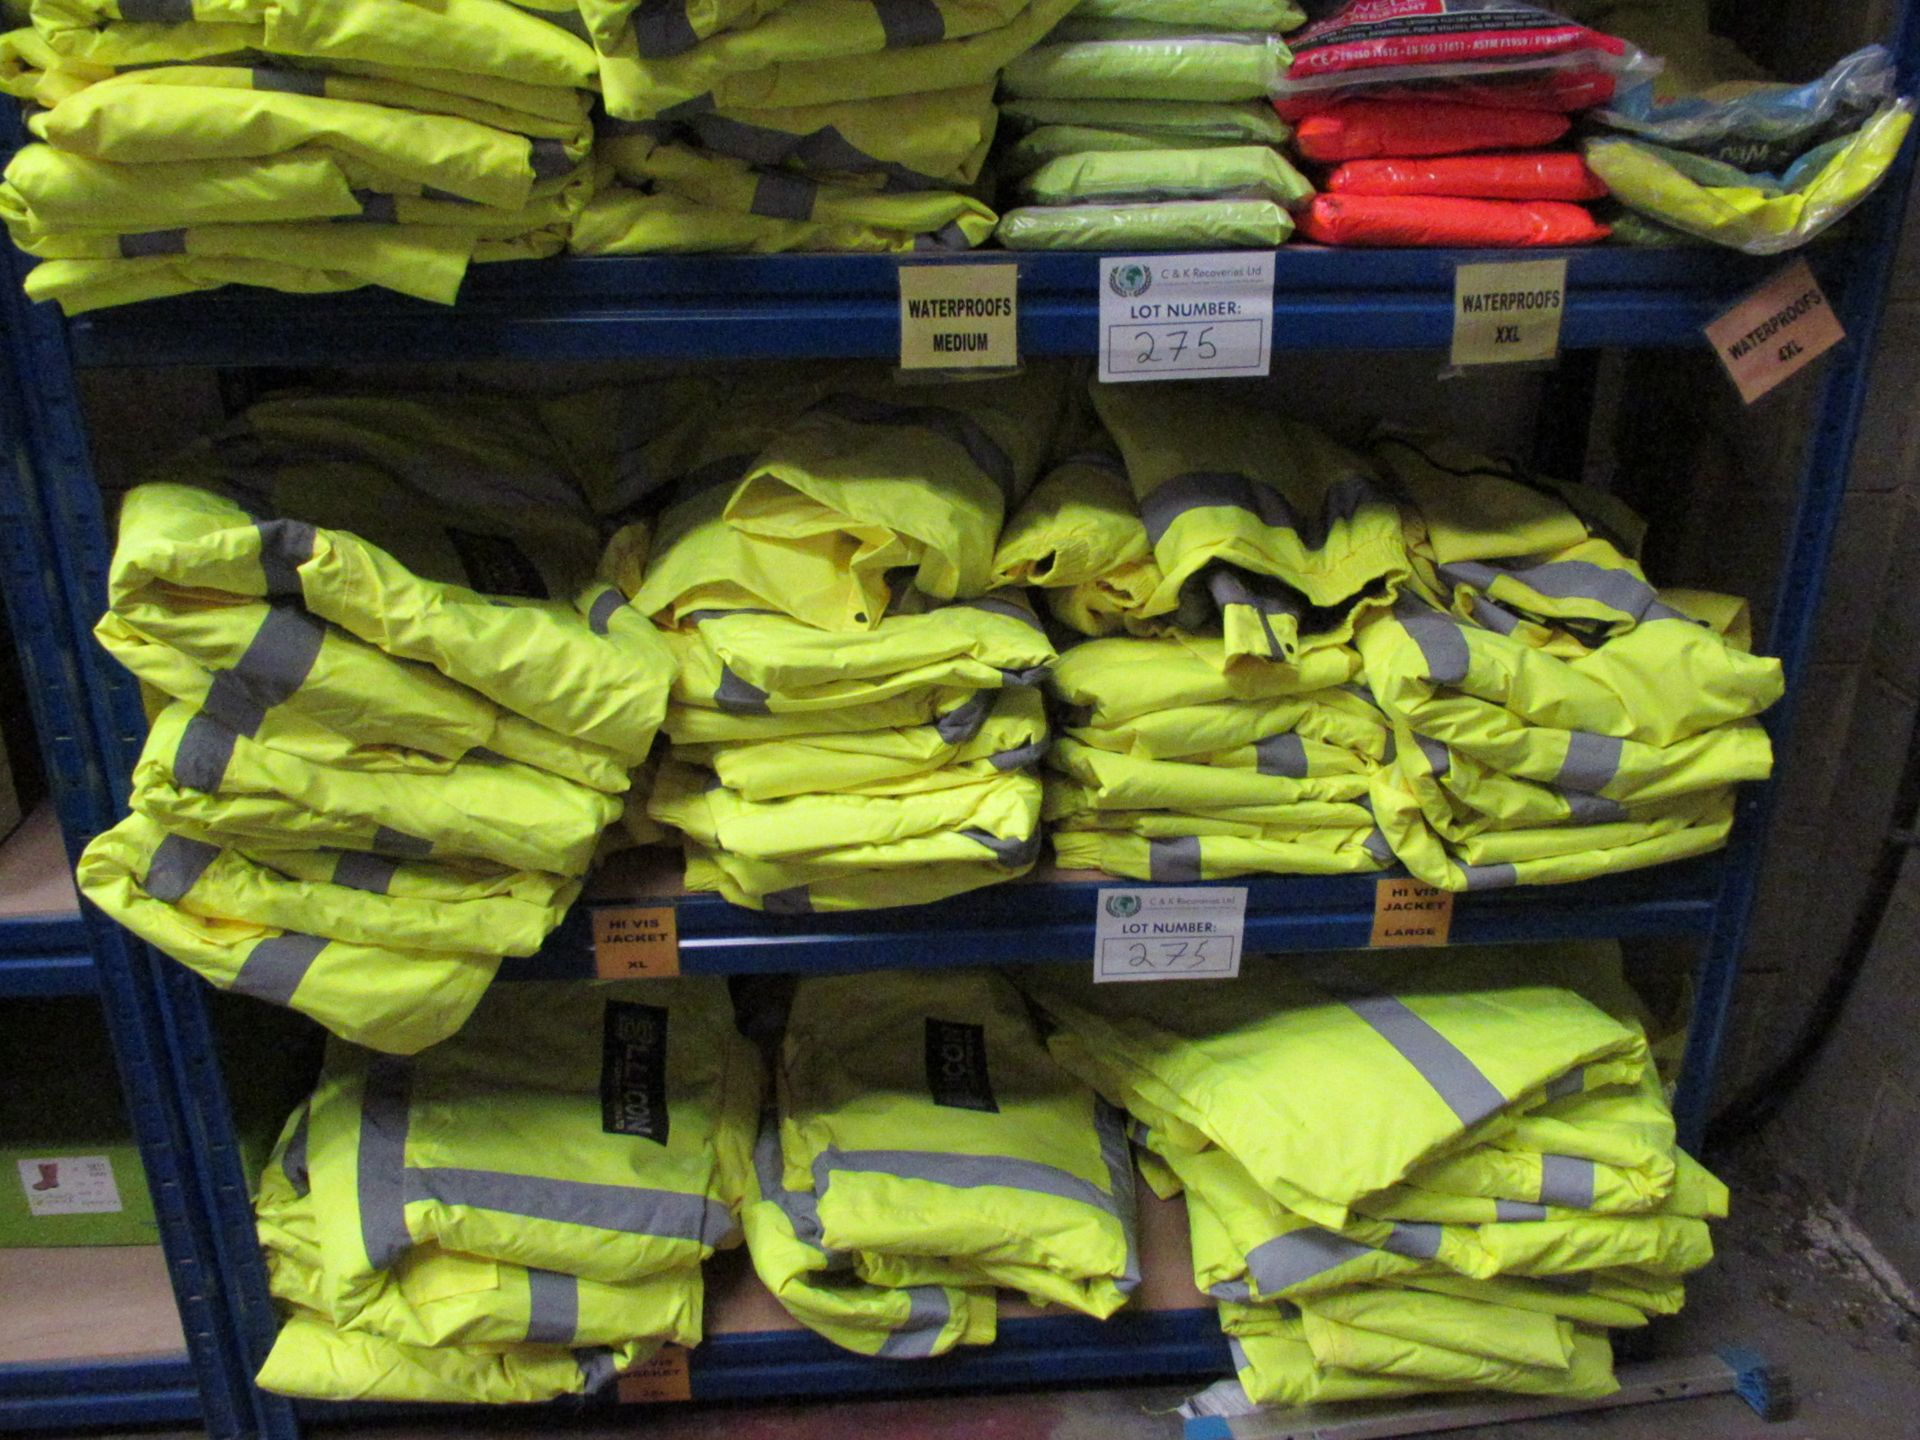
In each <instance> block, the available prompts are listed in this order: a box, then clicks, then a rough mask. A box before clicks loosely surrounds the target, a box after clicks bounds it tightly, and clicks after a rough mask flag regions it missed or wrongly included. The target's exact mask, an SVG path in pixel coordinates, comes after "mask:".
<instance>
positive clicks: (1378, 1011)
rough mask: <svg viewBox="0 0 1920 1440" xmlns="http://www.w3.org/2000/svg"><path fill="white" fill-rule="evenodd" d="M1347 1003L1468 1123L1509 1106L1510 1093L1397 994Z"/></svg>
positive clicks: (1366, 997)
mask: <svg viewBox="0 0 1920 1440" xmlns="http://www.w3.org/2000/svg"><path fill="white" fill-rule="evenodd" d="M1347 1007H1348V1008H1349V1009H1351V1010H1352V1011H1353V1012H1354V1014H1356V1015H1358V1016H1359V1017H1360V1018H1361V1019H1362V1020H1364V1021H1366V1022H1367V1024H1369V1025H1371V1026H1372V1027H1373V1028H1374V1029H1375V1030H1376V1031H1378V1032H1379V1034H1380V1037H1381V1038H1382V1039H1383V1040H1385V1041H1386V1042H1387V1043H1388V1044H1389V1045H1391V1046H1393V1048H1394V1049H1395V1050H1398V1051H1399V1052H1400V1055H1401V1058H1403V1059H1404V1060H1406V1062H1407V1063H1408V1064H1409V1065H1411V1066H1413V1068H1414V1069H1416V1070H1418V1071H1419V1072H1420V1078H1421V1079H1423V1080H1425V1081H1426V1082H1427V1084H1429V1085H1431V1086H1432V1087H1433V1089H1434V1093H1435V1094H1437V1095H1438V1096H1439V1097H1440V1098H1441V1099H1442V1100H1443V1101H1445V1102H1446V1105H1447V1108H1448V1109H1449V1110H1451V1111H1453V1113H1454V1114H1455V1115H1457V1116H1459V1117H1460V1123H1461V1124H1462V1125H1477V1124H1479V1123H1480V1122H1481V1121H1482V1120H1484V1119H1486V1118H1487V1117H1488V1116H1489V1115H1495V1114H1498V1113H1499V1112H1500V1111H1501V1110H1502V1109H1504V1108H1505V1107H1506V1103H1507V1097H1506V1096H1504V1095H1502V1094H1501V1093H1500V1091H1499V1090H1498V1089H1497V1088H1495V1086H1494V1083H1493V1082H1492V1081H1491V1080H1489V1079H1487V1077H1486V1076H1485V1075H1483V1074H1482V1073H1481V1072H1480V1067H1479V1066H1478V1065H1476V1064H1474V1063H1473V1061H1472V1060H1470V1059H1468V1058H1467V1056H1466V1055H1465V1054H1464V1053H1463V1052H1462V1051H1461V1050H1460V1048H1459V1047H1458V1046H1456V1045H1455V1044H1454V1043H1453V1042H1452V1041H1451V1040H1449V1039H1447V1037H1446V1036H1444V1035H1442V1034H1441V1033H1440V1032H1439V1031H1438V1030H1436V1029H1434V1028H1433V1026H1431V1025H1430V1024H1428V1023H1427V1022H1426V1021H1425V1020H1423V1019H1421V1018H1420V1017H1419V1016H1418V1015H1416V1014H1415V1013H1414V1012H1413V1011H1412V1010H1411V1009H1410V1008H1408V1006H1407V1004H1406V1002H1405V1001H1403V1000H1400V999H1398V998H1396V997H1394V996H1392V995H1367V996H1362V997H1360V998H1357V999H1353V1000H1349V1001H1347Z"/></svg>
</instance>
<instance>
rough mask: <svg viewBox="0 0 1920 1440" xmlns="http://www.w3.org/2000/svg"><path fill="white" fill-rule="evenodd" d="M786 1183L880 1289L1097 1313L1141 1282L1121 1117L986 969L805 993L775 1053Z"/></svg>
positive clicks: (811, 986) (828, 1241) (859, 980)
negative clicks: (934, 1288)
mask: <svg viewBox="0 0 1920 1440" xmlns="http://www.w3.org/2000/svg"><path fill="white" fill-rule="evenodd" d="M780 1094H781V1141H782V1152H783V1154H784V1157H785V1183H786V1185H787V1187H788V1188H789V1189H790V1190H795V1191H803V1192H809V1191H810V1192H811V1195H812V1198H813V1202H814V1209H815V1213H817V1215H818V1217H819V1223H820V1237H821V1245H822V1247H823V1248H824V1249H826V1250H828V1251H830V1252H838V1253H843V1254H848V1255H851V1256H852V1257H853V1264H854V1268H855V1271H856V1273H858V1274H860V1275H861V1276H862V1277H863V1278H865V1279H866V1280H868V1281H870V1282H873V1283H878V1284H882V1285H887V1286H891V1287H894V1288H905V1287H908V1286H912V1285H915V1284H922V1283H936V1284H948V1285H964V1284H979V1283H985V1284H994V1285H1001V1286H1005V1287H1009V1288H1012V1289H1015V1290H1019V1291H1022V1292H1024V1293H1025V1294H1027V1295H1028V1296H1029V1297H1030V1298H1031V1299H1032V1300H1033V1301H1034V1303H1036V1304H1041V1303H1046V1302H1049V1301H1051V1302H1055V1303H1059V1304H1064V1305H1067V1306H1069V1307H1071V1308H1073V1309H1077V1310H1081V1311H1085V1312H1086V1313H1089V1314H1092V1315H1096V1316H1102V1317H1104V1316H1106V1315H1110V1314H1112V1313H1113V1311H1115V1310H1117V1309H1118V1308H1119V1307H1120V1306H1121V1305H1122V1304H1123V1303H1125V1300H1126V1297H1127V1294H1128V1293H1129V1292H1130V1291H1131V1290H1132V1289H1133V1287H1134V1286H1135V1285H1136V1284H1137V1283H1138V1281H1139V1267H1138V1259H1137V1256H1136V1244H1137V1241H1136V1234H1135V1226H1136V1222H1135V1195H1134V1174H1133V1159H1132V1151H1131V1148H1130V1146H1129V1144H1128V1141H1127V1137H1126V1131H1125V1126H1124V1123H1123V1120H1122V1117H1121V1116H1120V1114H1119V1113H1118V1112H1117V1111H1115V1110H1113V1109H1111V1108H1110V1107H1108V1106H1106V1105H1105V1104H1104V1102H1102V1101H1101V1100H1100V1099H1099V1098H1098V1097H1097V1096H1096V1095H1095V1094H1094V1093H1093V1092H1092V1090H1090V1089H1088V1088H1087V1087H1086V1086H1084V1085H1082V1084H1081V1083H1080V1082H1079V1081H1077V1080H1075V1079H1074V1078H1073V1077H1072V1076H1070V1075H1069V1074H1067V1073H1066V1072H1065V1071H1063V1070H1061V1069H1060V1068H1059V1066H1058V1065H1057V1064H1056V1063H1055V1062H1054V1061H1053V1059H1052V1058H1051V1057H1050V1056H1049V1055H1048V1054H1047V1050H1046V1046H1045V1043H1044V1042H1043V1041H1042V1039H1041V1037H1040V1035H1039V1034H1038V1032H1037V1031H1036V1029H1035V1027H1034V1022H1033V1019H1032V1017H1031V1015H1030V1013H1029V1012H1028V1010H1027V1008H1026V1006H1025V1004H1024V1002H1023V1001H1022V1000H1021V998H1020V995H1019V993H1018V992H1017V991H1015V990H1014V989H1013V987H1012V986H1011V985H1010V984H1009V983H1008V982H1007V981H1006V980H1005V979H1003V978H1002V977H1000V976H999V975H997V974H994V973H993V972H990V971H942V972H940V973H938V974H935V975H916V976H911V977H902V976H859V977H848V978H844V979H820V980H807V981H803V982H802V983H801V985H800V986H799V989H798V990H797V992H796V993H795V996H794V1002H793V1008H792V1012H791V1014H790V1017H789V1020H788V1025H787V1033H786V1039H785V1042H784V1044H783V1045H782V1049H781V1068H780Z"/></svg>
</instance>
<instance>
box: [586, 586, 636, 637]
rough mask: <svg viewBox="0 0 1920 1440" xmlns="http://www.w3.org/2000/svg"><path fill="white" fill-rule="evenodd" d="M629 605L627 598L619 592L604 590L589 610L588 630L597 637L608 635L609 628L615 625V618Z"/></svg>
mask: <svg viewBox="0 0 1920 1440" xmlns="http://www.w3.org/2000/svg"><path fill="white" fill-rule="evenodd" d="M626 603H627V597H626V596H624V595H622V594H621V593H620V592H619V591H618V590H602V591H601V592H600V594H599V595H598V596H597V597H596V598H595V599H594V602H593V604H592V605H591V606H590V607H588V610H587V628H588V629H590V630H592V631H593V633H594V634H596V635H604V634H606V633H607V627H608V626H609V625H611V624H612V623H613V617H614V616H615V615H617V614H619V613H620V610H621V608H622V607H623V606H624V605H625V604H626Z"/></svg>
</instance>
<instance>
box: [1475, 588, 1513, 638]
mask: <svg viewBox="0 0 1920 1440" xmlns="http://www.w3.org/2000/svg"><path fill="white" fill-rule="evenodd" d="M1473 618H1474V619H1475V620H1477V621H1479V622H1480V624H1481V625H1483V626H1484V627H1486V628H1487V629H1489V630H1491V631H1493V633H1494V634H1496V635H1511V634H1512V633H1513V632H1514V631H1516V630H1518V629H1519V628H1520V617H1519V616H1518V615H1515V614H1514V613H1513V612H1512V611H1511V610H1508V609H1505V608H1503V607H1501V606H1499V605H1496V604H1494V603H1493V601H1491V600H1489V599H1487V598H1486V596H1484V595H1476V596H1474V597H1473Z"/></svg>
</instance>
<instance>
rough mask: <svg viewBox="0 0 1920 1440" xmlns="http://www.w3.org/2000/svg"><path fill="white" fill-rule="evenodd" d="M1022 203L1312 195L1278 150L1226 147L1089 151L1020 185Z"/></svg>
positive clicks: (1280, 200) (1054, 163)
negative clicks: (1025, 201) (1023, 201)
mask: <svg viewBox="0 0 1920 1440" xmlns="http://www.w3.org/2000/svg"><path fill="white" fill-rule="evenodd" d="M1020 194H1021V198H1022V199H1023V200H1027V201H1031V202H1033V203H1035V204H1040V205H1070V204H1073V203H1075V202H1076V201H1112V202H1124V201H1152V200H1191V199H1201V198H1208V197H1212V196H1227V197H1233V198H1236V199H1250V200H1270V201H1272V202H1273V203H1274V204H1276V205H1299V204H1301V203H1303V202H1304V201H1306V200H1307V199H1309V198H1310V197H1311V196H1312V194H1313V187H1312V186H1311V185H1310V184H1308V183H1307V180H1306V178H1305V177H1304V176H1303V175H1301V174H1300V172H1299V171H1298V170H1295V169H1294V168H1293V166H1291V165H1289V164H1288V163H1287V161H1286V157H1285V156H1283V155H1281V153H1280V152H1279V151H1278V150H1274V149H1271V148H1269V147H1267V146H1264V145H1227V146H1222V147H1219V148H1217V149H1210V150H1140V151H1089V152H1086V153H1083V154H1079V155H1063V156H1061V157H1060V158H1059V159H1058V160H1050V161H1048V162H1047V163H1046V164H1045V165H1042V166H1041V167H1040V168H1039V169H1038V170H1036V171H1035V172H1034V173H1033V174H1031V175H1029V176H1027V178H1026V179H1025V180H1024V181H1022V182H1021V185H1020Z"/></svg>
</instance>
